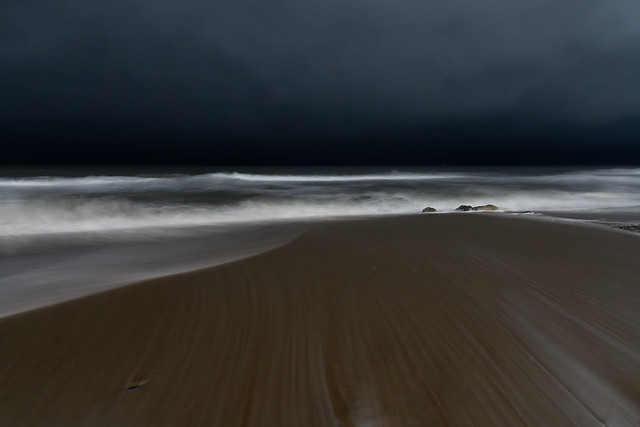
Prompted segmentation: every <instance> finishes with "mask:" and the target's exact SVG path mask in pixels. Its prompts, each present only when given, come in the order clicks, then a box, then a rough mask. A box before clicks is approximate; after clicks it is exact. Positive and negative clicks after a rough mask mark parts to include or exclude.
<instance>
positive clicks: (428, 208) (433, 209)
mask: <svg viewBox="0 0 640 427" xmlns="http://www.w3.org/2000/svg"><path fill="white" fill-rule="evenodd" d="M428 212H438V211H437V210H436V209H435V208H432V207H431V206H427V207H426V208H424V209H422V213H428Z"/></svg>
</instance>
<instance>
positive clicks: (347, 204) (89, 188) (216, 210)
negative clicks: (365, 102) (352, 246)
mask: <svg viewBox="0 0 640 427" xmlns="http://www.w3.org/2000/svg"><path fill="white" fill-rule="evenodd" d="M53 172H54V173H55V171H53ZM59 172H60V174H59V176H56V175H50V176H23V177H20V176H13V177H5V178H0V237H2V236H4V237H16V236H33V235H40V234H56V233H71V232H118V231H123V230H126V231H127V232H132V231H135V230H139V231H141V232H142V231H148V230H150V229H154V230H156V231H158V230H160V229H162V228H166V227H192V226H208V225H229V224H253V223H258V222H270V221H283V220H314V219H323V218H340V217H350V216H375V215H394V214H411V213H418V212H420V211H421V210H422V209H423V208H424V207H425V206H432V207H435V208H436V209H438V211H444V212H447V211H453V210H455V208H456V207H457V206H459V205H462V204H468V205H483V204H487V203H492V204H494V205H497V206H498V207H500V208H501V209H502V210H506V211H527V210H537V211H539V210H547V211H557V210H593V211H596V210H599V209H612V208H613V209H627V210H629V209H631V210H633V209H637V208H635V207H636V206H640V169H637V168H635V169H634V168H628V169H624V168H616V169H611V168H601V169H559V168H553V169H544V168H543V169H522V170H518V169H512V168H503V169H500V168H496V169H477V168H474V169H468V170H465V169H460V170H453V171H450V170H449V169H446V168H442V169H429V170H416V171H401V172H398V171H389V172H379V171H375V172H373V171H367V170H362V169H354V170H353V172H352V173H339V174H338V173H332V172H331V171H329V170H327V173H320V172H318V170H314V171H313V173H308V174H305V173H303V172H301V171H300V170H295V171H290V172H292V173H284V172H287V170H282V169H281V170H277V171H273V173H249V172H229V171H226V172H211V173H198V174H188V173H179V174H174V173H171V174H153V175H148V174H147V175H142V174H141V175H135V174H132V175H130V176H125V175H108V171H106V172H104V173H105V175H98V174H95V173H90V174H87V176H74V177H68V176H64V173H65V171H64V170H60V171H59Z"/></svg>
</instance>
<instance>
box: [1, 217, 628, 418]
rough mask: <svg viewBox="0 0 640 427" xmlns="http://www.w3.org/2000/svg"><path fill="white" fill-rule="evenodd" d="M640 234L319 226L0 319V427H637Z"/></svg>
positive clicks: (389, 221) (380, 223)
mask: <svg viewBox="0 0 640 427" xmlns="http://www.w3.org/2000/svg"><path fill="white" fill-rule="evenodd" d="M638 259H640V238H639V237H638V236H637V235H631V234H628V235H627V234H625V233H620V232H613V231H608V230H603V229H598V228H589V227H583V226H576V225H568V224H562V223H551V222H544V221H531V220H527V219H522V218H506V217H504V216H502V215H493V216H492V215H491V214H487V215H485V214H451V215H422V216H409V217H393V218H384V219H375V220H359V221H349V222H336V223H327V224H320V225H317V226H314V227H313V228H312V229H311V230H310V231H309V232H307V233H306V234H304V235H303V236H301V237H299V238H298V239H296V240H294V241H293V242H291V243H289V244H286V245H284V246H281V247H279V248H277V249H274V250H272V251H270V252H266V253H263V254H260V255H257V256H255V257H252V258H248V259H244V260H240V261H236V262H232V263H229V264H225V265H221V266H216V267H213V268H209V269H205V270H200V271H195V272H190V273H183V274H179V275H174V276H168V277H162V278H157V279H153V280H149V281H146V282H142V283H138V284H135V285H130V286H127V287H123V288H119V289H113V290H109V291H106V292H102V293H100V294H95V295H91V296H88V297H84V298H81V299H77V300H73V301H69V302H65V303H61V304H58V305H55V306H50V307H46V308H42V309H38V310H33V311H29V312H26V313H22V314H19V315H14V316H11V317H7V318H4V319H0V425H3V426H4V425H7V426H22V425H36V426H73V425H87V426H102V425H117V426H129V425H131V426H133V425H135V426H140V425H153V426H158V425H171V426H177V425H184V426H196V425H218V426H240V425H247V426H329V425H343V426H372V425H373V426H375V425H383V426H387V425H388V426H396V425H399V426H440V425H454V426H462V425H478V426H489V425H501V426H516V425H540V426H567V425H577V426H591V425H594V426H595V425H611V426H627V425H628V426H637V425H640V262H638Z"/></svg>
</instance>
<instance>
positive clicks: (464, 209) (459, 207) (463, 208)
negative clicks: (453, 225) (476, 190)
mask: <svg viewBox="0 0 640 427" xmlns="http://www.w3.org/2000/svg"><path fill="white" fill-rule="evenodd" d="M456 210H457V211H464V212H466V211H471V210H473V206H469V205H460V206H458V207H457V208H456Z"/></svg>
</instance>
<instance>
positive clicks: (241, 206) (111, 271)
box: [0, 167, 640, 316]
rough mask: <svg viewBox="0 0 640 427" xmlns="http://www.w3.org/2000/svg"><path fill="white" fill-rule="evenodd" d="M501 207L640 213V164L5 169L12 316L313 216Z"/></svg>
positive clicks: (196, 260)
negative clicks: (427, 207) (589, 165)
mask: <svg viewBox="0 0 640 427" xmlns="http://www.w3.org/2000/svg"><path fill="white" fill-rule="evenodd" d="M487 203H492V204H495V205H497V206H498V207H499V208H500V209H502V210H505V211H524V210H535V211H540V210H546V211H551V210H553V211H560V212H579V213H580V214H586V215H590V214H599V213H601V212H607V213H612V212H614V213H616V214H619V215H624V214H633V215H637V214H638V213H640V168H615V167H602V168H557V167H556V168H464V169H452V168H424V169H419V168H411V169H404V168H387V169H383V168H284V169H283V168H252V169H247V168H226V169H214V168H172V167H165V168H157V167H156V168H12V169H8V168H4V169H0V256H1V258H0V316H2V315H6V314H8V313H12V312H17V311H21V310H24V309H27V308H32V307H34V306H37V305H42V304H46V303H52V302H57V301H60V300H63V299H67V298H69V297H73V296H77V295H81V294H86V293H89V292H94V291H96V290H100V289H104V288H107V287H109V286H115V285H116V284H118V283H123V282H127V281H131V280H139V279H141V278H145V277H152V276H154V275H161V274H168V273H170V272H177V271H185V270H187V269H191V268H197V267H201V266H204V265H209V264H213V263H216V262H224V261H226V260H229V259H237V258H240V257H243V256H247V255H251V254H254V253H257V252H260V251H262V250H265V249H268V248H269V247H273V246H274V245H278V244H281V243H282V242H284V241H286V240H287V239H290V238H293V237H295V235H297V234H299V233H301V232H302V231H303V229H304V226H302V225H299V224H300V223H301V222H305V221H314V220H318V219H326V218H340V217H355V216H372V215H373V216H375V215H389V214H408V213H418V212H420V211H421V210H422V208H424V207H425V206H432V207H435V208H436V209H438V210H439V211H450V210H454V209H455V208H456V207H457V206H459V205H461V204H469V205H479V204H487ZM292 223H296V224H298V225H291V224H292ZM287 224H289V225H287Z"/></svg>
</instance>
